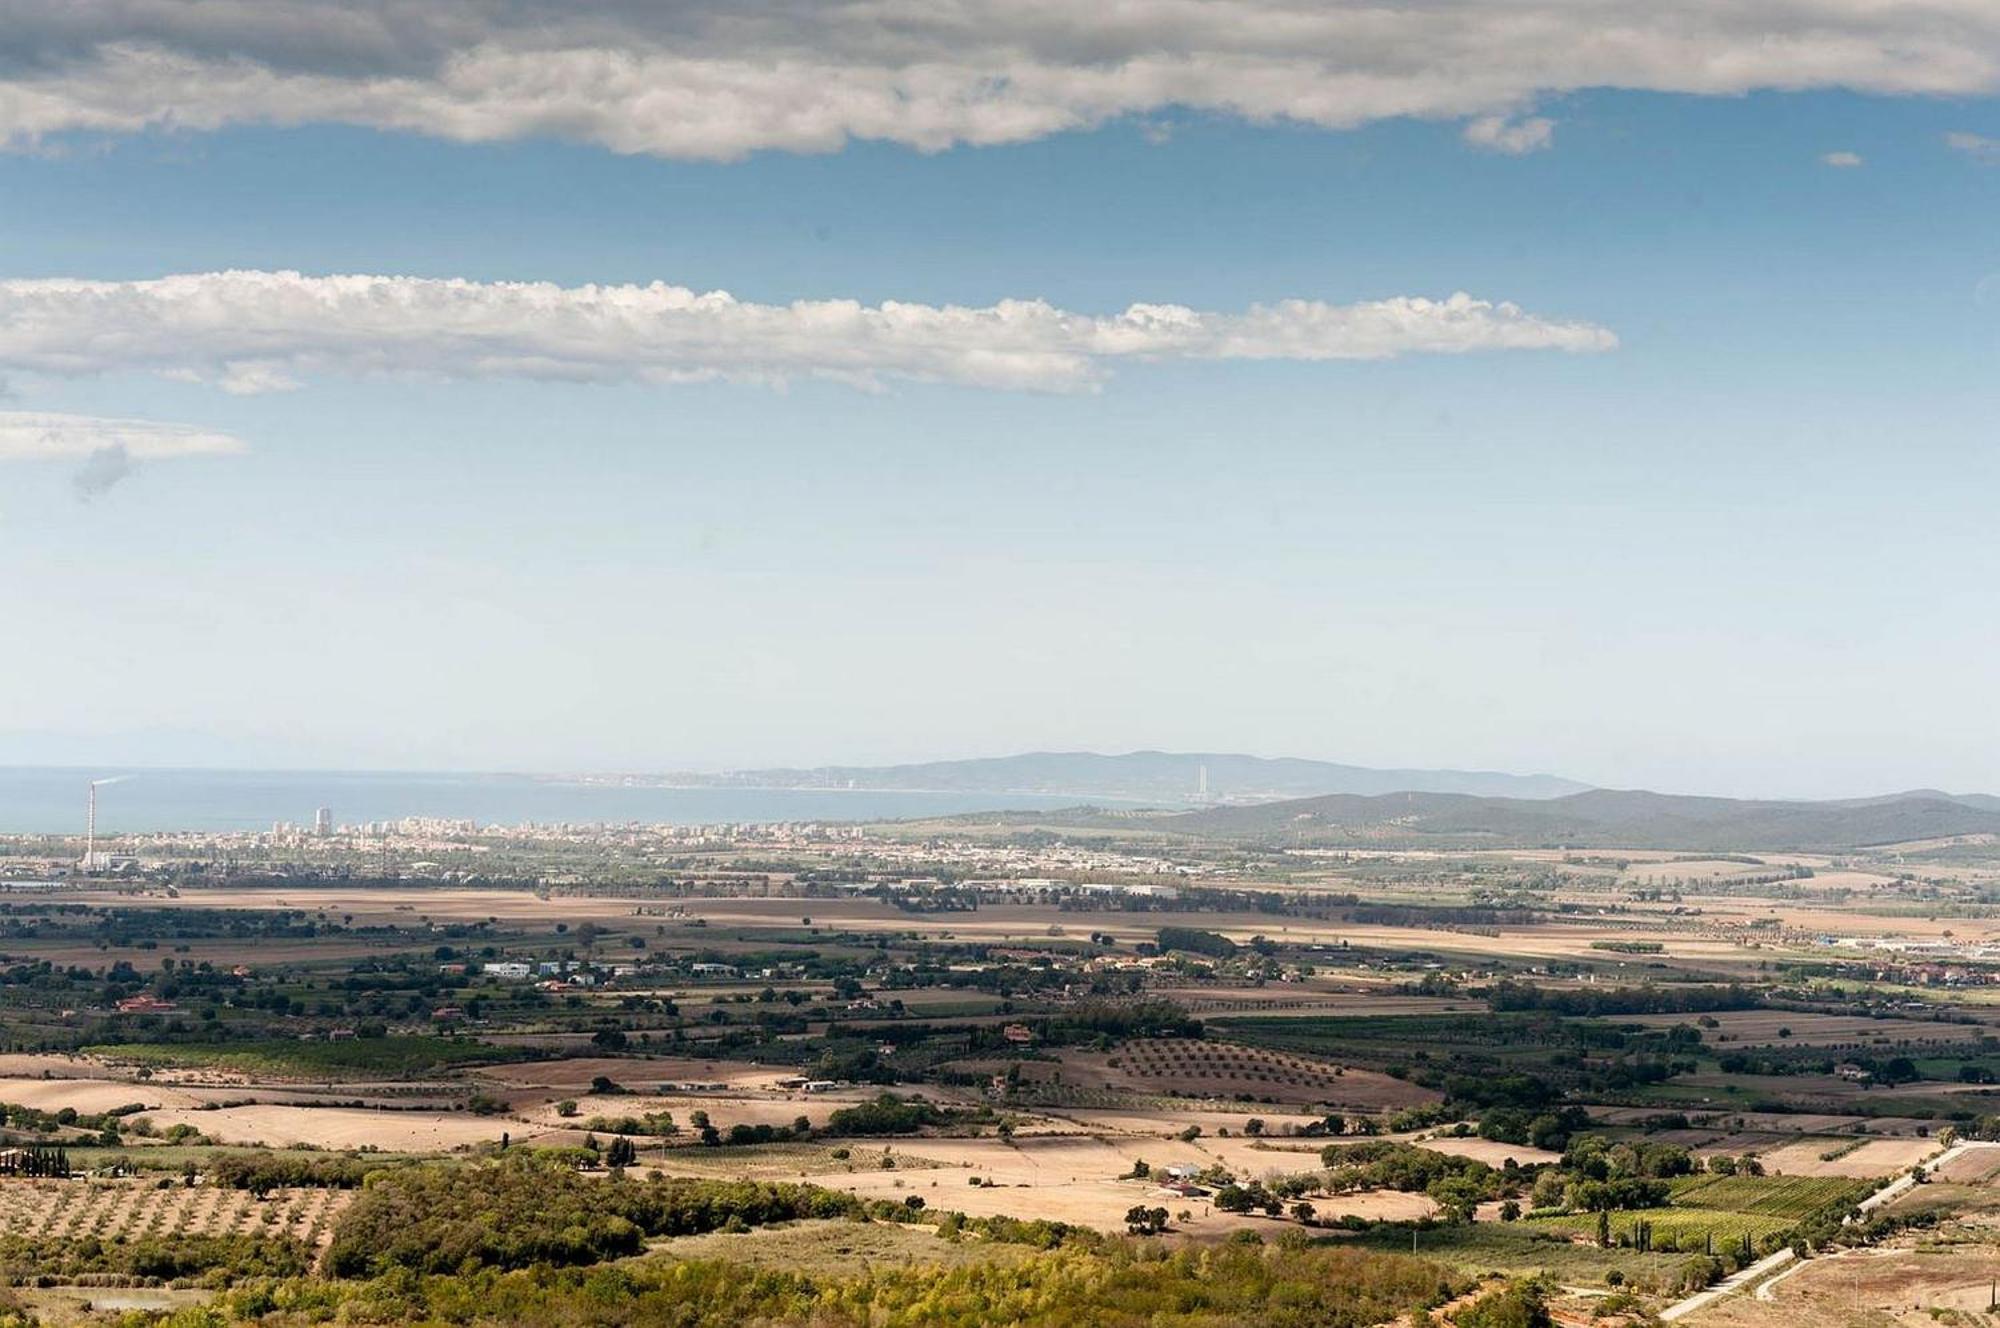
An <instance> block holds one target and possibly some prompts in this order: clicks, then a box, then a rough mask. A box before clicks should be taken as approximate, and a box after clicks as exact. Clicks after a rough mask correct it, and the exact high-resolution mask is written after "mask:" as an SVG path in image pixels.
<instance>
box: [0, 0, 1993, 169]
mask: <svg viewBox="0 0 2000 1328" xmlns="http://www.w3.org/2000/svg"><path fill="white" fill-rule="evenodd" d="M0 71H4V72H0V139H5V140H11V141H12V142H14V143H16V144H31V143H33V142H34V141H35V140H37V139H38V138H40V137H42V136H45V135H49V134H56V133H61V132H65V131H73V130H101V131H109V132H127V131H132V130H137V129H142V128H156V127H167V128H185V129H197V130H199V129H207V128H213V127H216V126H219V125H224V124H231V123H264V124H297V123H304V122H312V121H330V122H339V123H346V124H356V125H366V126H373V127H377V128H387V129H397V130H407V131H411V132H416V133H423V134H431V135H437V136H441V137H445V138H451V139H459V140H467V141H489V140H499V139H509V138H517V137H522V136H529V135H538V136H555V137H562V138H568V139H575V140H580V141H584V142H591V143H597V144H601V145H603V146H605V147H608V148H611V149H613V150H615V151H619V152H643V153H656V154H659V155H663V156H672V157H694V158H729V157H735V156H741V155H742V154H744V153H747V152H752V151H757V150H759V149H779V150H785V151H796V152H823V151H833V150H836V149H838V148H840V147H841V146H842V145H843V144H844V143H846V142H847V141H849V140H851V139H882V140H888V141H892V142H896V143H903V144H908V145H910V146H913V147H917V148H921V149H936V148H942V147H946V146H950V145H952V144H956V143H970V144H983V143H1008V142H1020V141H1023V140H1027V139H1033V138H1038V137H1042V136H1045V135H1048V134H1051V133H1056V132H1060V131H1063V130H1067V129H1075V128H1081V127H1087V126H1090V125H1095V124H1098V123H1101V122H1103V121H1104V120H1106V119H1109V118H1111V117H1115V116H1120V115H1128V114H1139V115H1144V114H1148V113H1151V112H1156V111H1161V110H1164V109H1167V108H1172V107H1185V108H1191V109H1196V110H1201V111H1208V112H1214V113H1220V114H1225V115H1232V116H1240V117H1243V118H1246V119H1250V120H1274V119H1287V120H1293V121H1298V122H1301V123H1306V124H1315V125H1324V126H1331V127H1346V126H1352V125H1357V124H1362V123H1366V122H1368V121H1371V120H1378V119H1383V118H1386V117H1393V116H1406V115H1409V116H1422V117H1431V118H1443V119H1468V120H1478V119H1484V118H1487V117H1512V116H1515V115H1517V114H1518V113H1519V111H1520V109H1521V108H1522V107H1524V106H1529V105H1532V103H1533V102H1534V100H1535V99H1536V98H1537V97H1539V96H1542V95H1544V94H1549V93H1560V92H1564V91H1570V90H1575V89H1584V88H1599V87H1606V88H1624V89H1636V90H1644V91H1656V92H1677V93H1692V94H1698V95H1732V94H1738V93H1744V92H1749V91H1753V90H1758V89H1778V90H1797V89H1806V88H1834V87H1840V88H1852V89H1857V90H1860V91H1865V92H1870V93H1882V94H1939V95H1973V96H1977V95H1982V94H1988V93H1991V92H1993V91H1995V90H1996V89H1997V88H2000V5H1995V4H1993V3H1992V0H1767V2H1766V3H1758V4H1745V3H1743V2H1742V0H1676V3H1672V4H1661V3H1659V2H1658V0H1592V2H1591V3H1587V4H1578V3H1576V0H1477V2H1476V3H1467V2H1466V0H1406V2H1405V3H1399V4H1395V5H1384V4H1381V3H1379V0H1315V2H1311V3H1309V2H1308V0H1121V3H1119V4H1117V5H1112V6H1102V5H1078V4H1074V3H1070V2H1069V0H674V2H673V3H655V2H650V0H606V2H605V3H597V4H588V5H584V4H577V3H575V0H349V2H347V3H342V4H338V5H333V4H326V3H324V2H323V0H65V3H61V4H51V3H49V0H0ZM1508 124H1516V125H1517V127H1516V130H1515V131H1514V133H1515V141H1519V142H1523V143H1526V144H1527V146H1537V145H1538V144H1537V143H1535V142H1534V141H1532V140H1533V134H1534V132H1535V131H1528V137H1527V138H1525V139H1524V138H1520V137H1519V134H1520V133H1521V132H1522V130H1523V129H1524V128H1525V126H1526V125H1531V124H1533V121H1527V122H1515V121H1512V120H1510V119H1502V120H1501V121H1500V126H1501V127H1503V128H1504V127H1505V126H1506V125H1508ZM1495 145H1496V146H1497V145H1498V144H1497V143H1496V144H1495ZM1514 150H1520V149H1514Z"/></svg>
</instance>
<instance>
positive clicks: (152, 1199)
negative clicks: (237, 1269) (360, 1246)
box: [0, 1179, 353, 1245]
mask: <svg viewBox="0 0 2000 1328" xmlns="http://www.w3.org/2000/svg"><path fill="white" fill-rule="evenodd" d="M352 1198H353V1192H352V1191H349V1190H326V1189H293V1190H273V1191H272V1192H271V1194H270V1196H269V1197H268V1198H264V1199H259V1198H257V1197H256V1196H255V1195H253V1194H251V1193H250V1192H249V1191H248V1190H225V1189H218V1188H216V1187H213V1186H198V1187H195V1188H192V1189H191V1188H188V1187H186V1186H183V1185H179V1184H170V1185H168V1186H167V1187H165V1188H162V1187H161V1184H160V1182H158V1181H153V1180H11V1179H10V1180H0V1235H5V1236H20V1237H28V1238H37V1237H47V1238H52V1239H63V1240H81V1239H83V1238H85V1237H95V1238H96V1239H98V1240H117V1239H126V1240H132V1239H137V1238H139V1237H143V1236H290V1237H292V1238H294V1239H296V1240H299V1241H303V1242H305V1243H306V1244H308V1245H315V1244H320V1243H323V1242H324V1241H326V1240H328V1239H330V1238H331V1233H332V1226H333V1219H334V1218H335V1217H336V1216H338V1215H339V1213H340V1210H341V1209H343V1208H345V1207H346V1206H347V1204H348V1202H349V1201H350V1200H351V1199H352Z"/></svg>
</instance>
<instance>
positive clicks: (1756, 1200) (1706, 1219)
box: [1525, 1176, 1875, 1249]
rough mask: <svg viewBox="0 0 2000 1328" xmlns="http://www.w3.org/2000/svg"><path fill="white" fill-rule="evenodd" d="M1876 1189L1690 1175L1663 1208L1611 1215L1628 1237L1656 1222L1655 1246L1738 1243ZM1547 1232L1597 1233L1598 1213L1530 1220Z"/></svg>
mask: <svg viewBox="0 0 2000 1328" xmlns="http://www.w3.org/2000/svg"><path fill="white" fill-rule="evenodd" d="M1874 1188H1875V1186H1874V1183H1873V1182H1871V1181H1865V1180H1850V1179H1847V1178H1844V1177H1838V1176H1689V1177H1685V1178H1683V1179H1681V1180H1679V1181H1676V1182H1675V1183H1674V1192H1673V1198H1672V1199H1671V1200H1670V1201H1669V1204H1668V1206H1666V1207H1664V1208H1645V1209H1636V1210H1629V1211H1624V1212H1617V1213H1613V1214H1612V1215H1611V1230H1612V1233H1613V1235H1616V1236H1629V1235H1631V1234H1632V1232H1633V1231H1634V1229H1636V1228H1637V1226H1638V1225H1639V1223H1641V1222H1645V1223H1649V1224H1651V1226H1652V1230H1653V1240H1654V1241H1655V1243H1656V1244H1672V1245H1677V1246H1679V1247H1681V1248H1683V1249H1686V1248H1689V1247H1690V1246H1692V1245H1705V1243H1706V1242H1707V1241H1708V1240H1709V1239H1710V1238H1713V1240H1714V1242H1715V1247H1716V1248H1717V1249H1722V1248H1724V1247H1727V1246H1731V1245H1734V1244H1735V1243H1737V1242H1739V1241H1741V1240H1742V1239H1743V1237H1745V1236H1748V1237H1749V1238H1750V1240H1751V1241H1752V1243H1756V1242H1760V1241H1763V1240H1764V1239H1766V1238H1767V1237H1782V1236H1785V1235H1787V1234H1789V1233H1790V1232H1791V1231H1792V1229H1793V1228H1795V1227H1797V1226H1798V1225H1799V1224H1800V1223H1801V1222H1804V1221H1805V1220H1807V1219H1808V1218H1811V1217H1814V1216H1817V1215H1818V1214H1820V1213H1823V1212H1826V1211H1829V1210H1832V1211H1839V1210H1841V1209H1844V1208H1846V1207H1848V1206H1849V1205H1851V1204H1854V1203H1856V1202H1858V1201H1859V1200H1861V1199H1862V1198H1863V1197H1865V1196H1866V1195H1867V1194H1868V1193H1869V1192H1870V1191H1871V1190H1873V1189H1874ZM1525 1225H1528V1226H1530V1227H1534V1228H1537V1229H1540V1230H1544V1231H1551V1232H1556V1233H1561V1234H1566V1235H1573V1236H1586V1237H1587V1236H1593V1235H1595V1234H1596V1231H1597V1215H1596V1214H1595V1213H1565V1214H1563V1215H1561V1216H1558V1217H1536V1218H1530V1219H1528V1221H1527V1223H1526V1224H1525Z"/></svg>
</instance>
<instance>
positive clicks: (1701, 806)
mask: <svg viewBox="0 0 2000 1328" xmlns="http://www.w3.org/2000/svg"><path fill="white" fill-rule="evenodd" d="M1204 772H1205V779H1204ZM677 778H678V777H677ZM688 778H690V779H694V780H697V781H698V782H703V783H713V784H723V785H737V786H755V787H761V788H856V789H928V790H939V791H954V792H981V793H993V794H995V795H1001V794H1010V793H1011V794H1027V793H1033V794H1037V795H1042V796H1049V795H1055V796H1064V797H1075V798H1076V799H1077V800H1078V801H1079V802H1080V803H1084V802H1091V801H1105V802H1138V803H1153V804H1156V805H1159V806H1161V807H1163V808H1173V807H1187V806H1189V805H1190V804H1194V805H1195V808H1196V809H1195V810H1191V811H1183V812H1169V813H1168V814H1162V815H1158V816H1154V817H1150V818H1148V823H1149V826H1150V827H1151V828H1154V829H1159V830H1165V831H1170V832H1174V833H1183V834H1190V835H1201V836H1204V837H1215V838H1226V839H1242V840H1255V841H1263V842H1285V843H1296V844H1319V845H1328V846H1334V845H1342V844H1351V845H1357V846H1359V845H1367V844H1374V845H1381V846H1390V845H1426V844H1428V845H1435V846H1438V847H1455V848H1462V847H1478V846H1480V845H1489V846H1494V847H1534V846H1551V847H1555V846H1569V847H1577V848H1634V849H1642V848H1650V849H1665V850H1675V851H1692V852H1719V851H1724V850H1732V849H1733V850H1744V851H1755V850H1759V849H1796V850H1808V851H1812V850H1816V851H1822V852H1834V851H1840V850H1845V849H1854V848H1863V847H1868V846H1871V845H1881V844H1895V843H1903V842H1907V841H1910V840H1917V839H1935V838H1947V837H1954V836H1965V835H1995V836H2000V797H1994V796H1992V795H1989V794H1983V793H1962V794H1955V793H1945V792H1942V791H1940V790H1937V789H1912V790H1909V791H1907V792H1903V793H1890V794H1883V795H1881V796H1878V797H1869V798H1847V799H1838V800H1829V801H1803V800H1782V799H1744V798H1709V797H1691V796H1684V795H1679V794H1668V793H1649V792H1641V791H1621V790H1614V789H1598V788H1592V787H1591V786H1589V785H1587V784H1582V783H1579V782H1577V781H1575V780H1571V779H1564V778H1561V777H1559V776H1556V775H1515V774H1506V773H1501V772H1496V771H1483V770H1381V769H1373V768H1370V767H1367V766H1355V765H1340V764H1337V763H1334V762H1330V761H1309V760H1303V759H1298V758H1277V759H1271V758H1266V757H1257V756H1242V755H1237V754H1232V753H1223V752H1127V753H1124V754H1121V755H1104V754H1099V753H1095V752H1030V753H1027V754H1025V755H1021V756H1004V757H992V758H985V759H979V760H965V761H930V762H923V763H919V764H912V765H890V766H821V767H817V768H814V769H809V770H802V769H772V770H744V771H737V772H734V773H731V774H728V775H720V776H698V777H688ZM1118 815H1121V814H1118V813H1103V814H1100V813H1095V812H1090V811H1085V810H1081V809H1080V810H1079V811H1078V812H1077V813H1076V814H1075V815H1074V816H1073V817H1065V818H1062V819H1063V820H1065V822H1067V823H1072V824H1075V825H1076V826H1078V827H1079V828H1082V827H1084V826H1088V825H1092V824H1100V823H1102V824H1109V821H1108V820H1107V819H1106V818H1107V817H1110V816H1118ZM1125 824H1129V822H1125Z"/></svg>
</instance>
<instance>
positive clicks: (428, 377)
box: [0, 0, 2000, 815]
mask: <svg viewBox="0 0 2000 1328" xmlns="http://www.w3.org/2000/svg"><path fill="white" fill-rule="evenodd" d="M197 8H198V7H191V6H185V5H174V4H168V5H163V6H159V7H156V10H155V11H149V12H150V13H151V17H150V18H149V19H148V20H147V22H146V24H145V26H144V29H143V30H142V31H141V30H135V29H132V28H131V27H130V24H131V23H132V22H133V20H131V18H130V15H125V16H124V17H123V18H121V17H120V13H121V11H120V9H119V7H115V6H101V5H85V6H80V7H78V8H77V12H75V13H73V14H70V15H68V16H67V17H63V16H61V15H58V14H56V12H55V11H54V10H53V9H51V10H49V11H48V12H46V13H43V12H27V13H22V14H18V15H10V19H11V20H12V22H10V31H9V32H8V33H7V34H6V35H4V36H0V50H4V51H6V52H7V53H9V54H10V55H12V56H13V57H14V58H13V59H10V60H4V61H0V145H4V150H0V193H4V196H5V197H6V199H7V200H8V206H7V208H6V209H5V210H4V213H0V385H4V389H5V395H4V397H0V556H4V558H5V565H6V567H7V571H8V574H7V575H6V576H4V577H0V763H6V764H51V763H56V764H63V765H73V766H93V765H118V764H128V763H129V764H146V765H170V766H172V765H191V766H204V765H207V766H232V767H301V766H306V767H317V768H334V769H391V770H542V771H562V770H575V771H606V770H647V771H658V770H674V769H702V770H717V769H730V768H745V767H758V766H772V765H820V764H884V763H892V762H902V761H915V760H930V759H950V758H958V757H968V756H976V755H999V754H1007V753H1014V752H1022V751H1030V750H1037V749H1041V750H1050V749H1054V750H1094V751H1131V750H1138V749H1145V748H1161V749H1169V750H1179V751H1217V752H1231V751H1243V752H1255V753H1261V754H1267V755H1274V756H1275V755H1295V756H1305V757H1314V758H1318V759H1325V760H1331V761H1338V762H1348V763H1353V764H1357V765H1367V766H1381V767H1406V766H1409V767H1415V766H1422V767H1440V768H1457V769H1482V770H1503V771H1516V772H1527V773H1532V772H1543V771H1546V772H1551V773H1555V774H1560V775H1563V776H1566V777H1569V778H1573V779H1577V780H1581V781H1584V782H1587V783H1591V784H1597V785H1602V786H1607V787H1617V788H1653V789H1661V790H1669V791H1675V792H1692V793H1716V794H1726V795H1734V796H1768V797H1829V796H1858V795H1864V794H1872V793H1881V792H1887V791H1891V790H1896V789H1901V788H1909V787H1923V786H1935V787H1940V788H1944V789H1947V790H1951V791H1987V792H1994V791H2000V706H1996V705H1994V704H1993V702H1992V683H1991V678H1992V674H1993V661H1994V659H1995V658H1996V656H2000V613H1996V612H1995V610H1996V608H2000V589H1996V587H1995V584H1994V580H1993V577H1992V575H1991V569H1992V566H1993V563H1994V543H1993V541H1994V533H1993V524H1992V507H1993V503H1992V499H1991V495H1992V494H1993V493H1994V492H1996V491H2000V452H1996V449H1995V447H1994V436H1993V422H1994V420H1995V419H2000V241H1996V238H1995V237H1996V232H1995V228H1994V225H1993V222H1994V219H1995V218H1996V216H2000V11H1996V10H1993V9H1992V7H1990V6H1956V7H1954V6H1944V7H1942V8H1937V7H1917V6H1908V5H1887V6H1873V7H1863V8H1861V9H1857V8H1856V7H1854V6H1849V5H1843V4H1837V3H1833V2H1832V0H1802V3H1799V4H1796V5H1788V6H1785V7H1784V8H1783V11H1782V12H1777V11H1765V10H1758V11H1755V12H1752V11H1736V10H1724V9H1715V8H1710V7H1689V9H1688V11H1687V12H1685V13H1681V14H1678V15H1674V14H1669V13H1667V12H1666V11H1665V10H1661V9H1659V8H1657V7H1653V6H1641V5H1637V4H1633V3H1627V2H1626V0H1615V2H1614V3H1609V4H1606V5H1604V6H1598V7H1593V8H1591V9H1590V10H1589V13H1588V18H1587V19H1586V17H1585V16H1584V12H1583V11H1578V10H1576V9H1575V8H1574V7H1572V6H1566V5H1559V4H1554V3H1551V2H1550V0H1496V2H1495V3H1493V4H1491V5H1486V6H1479V7H1476V11H1477V12H1474V10H1471V9H1467V8H1466V7H1464V6H1457V5H1442V4H1417V5H1412V6H1406V7H1402V8H1400V9H1398V10H1397V11H1396V12H1395V13H1394V14H1393V15H1387V16H1384V15H1382V14H1381V13H1380V12H1379V11H1376V10H1366V11H1364V10H1362V9H1359V8H1357V7H1354V6H1350V5H1345V4H1338V3H1337V4H1331V5H1326V6H1320V7H1316V8H1314V9H1313V10H1312V11H1311V12H1310V13H1306V12H1303V11H1297V10H1294V9H1292V8H1290V7H1287V6H1283V5H1267V4H1264V3H1262V0H1244V3H1241V4H1236V5H1228V6H1196V7H1193V8H1192V9H1185V8H1183V7H1179V6H1170V5H1165V4H1155V3H1154V0H1143V2H1142V3H1141V4H1139V5H1138V6H1137V7H1136V8H1134V9H1132V10H1130V11H1121V13H1124V14H1125V17H1126V18H1127V19H1129V22H1124V23H1119V24H1108V25H1104V26H1100V27H1097V28H1092V27H1091V25H1089V24H1083V23H1082V22H1081V20H1080V19H1076V18H1065V17H1063V16H1062V15H1057V14H1053V13H1046V12H1042V11H1032V10H1021V9H1019V8H1018V7H1009V6H999V5H989V4H984V3H978V4H971V5H966V6H954V7H952V11H951V16H950V17H949V19H947V18H946V17H944V16H939V15H933V14H921V15H920V14H906V15H904V16H903V18H902V20H900V23H901V26H899V27H897V28H896V31H897V33H898V35H897V37H896V38H895V39H894V40H888V39H886V38H885V37H884V36H883V32H882V31H881V30H878V28H877V27H876V26H873V25H872V23H871V20H870V19H869V18H868V15H867V12H864V11H861V10H856V9H853V8H851V7H842V6H819V5H806V6H798V7H788V8H787V9H786V10H785V11H784V12H783V14H780V13H779V12H778V11H775V10H765V9H763V8H762V7H757V6H752V7H750V8H748V9H732V10H730V11H726V12H725V11H724V10H722V9H720V8H719V7H714V6H710V5H707V4H696V5H675V6H667V7H659V8H653V7H643V6H641V7H630V6H626V7H612V8H611V9H609V10H606V11H604V12H602V13H599V14H595V15H593V16H592V17H591V18H590V19H589V20H588V21H586V20H585V19H584V18H582V17H579V16H577V15H576V14H575V12H574V11H573V10H571V9H570V8H569V7H566V6H554V5H550V4H546V3H543V0H532V2H531V3H526V4H522V5H510V6H503V7H500V8H499V9H498V10H490V9H489V8H488V7H483V6H472V5H466V4H463V3H460V0H432V2H431V3H427V4H418V5H397V6H389V5H379V4H376V3H374V2H373V0H368V3H364V4H361V5H357V6H343V7H341V8H342V10H343V12H344V13H345V18H344V19H343V20H342V21H340V22H335V21H334V20H333V19H332V18H331V17H329V14H330V11H328V10H326V9H325V8H324V7H322V6H313V5H306V4H303V3H298V2H297V0H274V3H273V4H271V5H270V6H267V7H260V13H261V14H263V15H265V21H263V22H260V24H259V25H258V26H257V28H256V31H254V32H247V33H237V34H234V35H233V36H231V37H230V38H229V39H228V40H222V39H220V38H219V37H218V36H217V35H216V34H215V32H213V31H212V30H210V28H209V27H208V26H207V25H205V24H204V23H203V22H201V21H200V20H199V15H198V14H197V12H196V10H197ZM1371 15H1373V16H1374V17H1371ZM121 25H123V26H121ZM1523 34H1533V39H1532V40H1528V39H1525V38H1524V37H1523ZM718 292H728V294H727V295H726V296H724V295H722V294H719V293H718ZM336 810H338V808H337V807H336ZM310 811H311V806H310V805H309V806H308V807H306V808H305V809H304V810H303V811H302V812H301V813H300V814H301V815H306V814H309V813H310Z"/></svg>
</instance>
